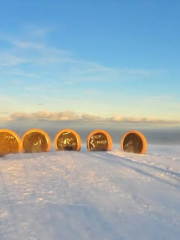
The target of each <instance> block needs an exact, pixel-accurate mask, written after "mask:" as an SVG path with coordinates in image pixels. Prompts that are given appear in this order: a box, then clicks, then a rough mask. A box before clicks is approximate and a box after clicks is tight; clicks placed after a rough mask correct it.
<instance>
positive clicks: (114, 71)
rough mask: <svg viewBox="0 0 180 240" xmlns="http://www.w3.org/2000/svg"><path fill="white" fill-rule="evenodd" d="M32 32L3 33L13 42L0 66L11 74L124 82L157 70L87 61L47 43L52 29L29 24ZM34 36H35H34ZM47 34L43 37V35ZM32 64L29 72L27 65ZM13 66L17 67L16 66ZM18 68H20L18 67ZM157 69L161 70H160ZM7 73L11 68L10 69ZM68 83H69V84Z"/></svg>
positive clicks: (2, 53)
mask: <svg viewBox="0 0 180 240" xmlns="http://www.w3.org/2000/svg"><path fill="white" fill-rule="evenodd" d="M27 29H29V33H27V31H25V32H24V33H22V34H21V35H20V36H21V37H19V36H4V37H2V36H1V40H3V41H5V42H6V43H8V44H10V47H8V48H7V49H4V48H3V49H0V66H1V69H2V67H4V69H2V70H3V71H4V70H7V69H5V67H6V68H8V67H9V68H8V70H10V72H9V74H11V75H13V72H14V73H15V74H16V75H20V76H21V77H28V78H29V77H31V78H32V79H33V78H36V77H37V73H38V75H39V76H41V77H42V78H45V77H49V75H50V74H51V77H53V78H55V79H58V78H59V76H61V77H62V79H61V81H62V82H64V83H65V82H66V81H67V83H77V82H108V81H112V80H113V81H124V80H127V79H131V80H133V78H134V79H137V77H138V78H140V77H143V79H145V78H147V77H148V76H149V75H151V74H152V73H155V71H154V70H149V69H121V68H116V67H108V66H105V65H103V64H100V63H98V62H93V61H86V60H84V59H81V58H80V57H77V56H74V54H73V53H72V52H70V51H68V50H67V49H61V48H56V47H54V46H53V45H51V44H49V42H47V41H46V40H47V37H46V35H47V34H48V33H49V31H50V29H47V28H46V27H45V28H43V27H41V28H37V27H35V26H29V28H27ZM32 35H33V37H32ZM39 36H43V37H39ZM24 63H28V68H26V71H25V70H24V68H23V64H24ZM12 67H13V68H12ZM17 67H19V68H18V69H17ZM156 71H157V70H156ZM6 73H7V71H6ZM67 83H66V84H67Z"/></svg>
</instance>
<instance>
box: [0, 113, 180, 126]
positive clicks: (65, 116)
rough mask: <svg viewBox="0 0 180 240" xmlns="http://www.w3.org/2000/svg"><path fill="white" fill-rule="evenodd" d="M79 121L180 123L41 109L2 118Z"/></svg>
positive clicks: (19, 120)
mask: <svg viewBox="0 0 180 240" xmlns="http://www.w3.org/2000/svg"><path fill="white" fill-rule="evenodd" d="M27 120H28V121H49V122H57V121H77V122H82V121H84V122H87V121H88V122H114V123H150V124H180V120H168V119H167V120H166V119H158V118H151V117H149V118H148V117H147V118H143V117H142V118H140V117H125V116H118V115H117V116H113V117H104V118H103V117H100V116H97V115H93V114H88V113H82V114H78V113H75V112H73V111H64V112H51V111H39V112H34V113H24V112H15V113H12V114H10V115H9V116H6V118H4V117H3V118H0V121H8V122H9V121H10V122H14V121H16V122H21V121H27Z"/></svg>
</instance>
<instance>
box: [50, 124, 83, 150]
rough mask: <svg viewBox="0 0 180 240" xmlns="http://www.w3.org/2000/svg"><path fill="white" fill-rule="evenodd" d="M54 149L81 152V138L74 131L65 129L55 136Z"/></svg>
mask: <svg viewBox="0 0 180 240" xmlns="http://www.w3.org/2000/svg"><path fill="white" fill-rule="evenodd" d="M54 148H55V150H56V151H63V150H68V151H70V150H73V151H79V150H80V149H81V137H80V136H79V134H78V133H77V132H75V131H74V130H72V129H63V130H61V131H60V132H58V133H57V134H56V136H55V139H54Z"/></svg>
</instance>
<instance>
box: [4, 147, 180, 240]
mask: <svg viewBox="0 0 180 240" xmlns="http://www.w3.org/2000/svg"><path fill="white" fill-rule="evenodd" d="M25 239H27V240H51V239H52V240H59V239H61V240H66V239H67V240H71V239H72V240H90V239H91V240H92V239H94V240H96V239H98V240H125V239H126V240H152V239H155V240H156V239H157V240H161V239H163V240H166V239H167V240H175V239H176V240H179V239H180V148H179V147H178V146H165V145H164V146H163V145H161V146H160V145H159V146H158V145H150V146H149V148H148V152H147V154H146V155H136V154H132V153H125V152H122V151H120V149H119V146H118V145H116V146H114V150H113V151H111V152H88V151H87V150H86V149H85V147H83V149H82V150H81V151H80V152H55V151H52V152H49V153H39V154H16V155H13V154H12V155H7V156H5V157H3V158H2V159H0V240H25Z"/></svg>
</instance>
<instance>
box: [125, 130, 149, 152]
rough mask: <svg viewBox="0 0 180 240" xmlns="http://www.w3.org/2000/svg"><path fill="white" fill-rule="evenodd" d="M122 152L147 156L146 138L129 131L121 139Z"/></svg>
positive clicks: (136, 132) (138, 133)
mask: <svg viewBox="0 0 180 240" xmlns="http://www.w3.org/2000/svg"><path fill="white" fill-rule="evenodd" d="M121 150H122V151H125V152H132V153H139V154H140V153H141V154H145V153H146V151H147V140H146V137H145V136H144V135H143V134H142V133H140V132H138V131H134V130H133V131H128V132H126V133H125V134H124V135H123V137H122V139H121Z"/></svg>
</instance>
